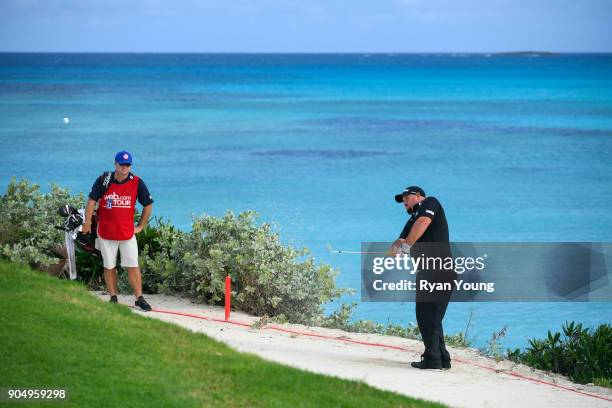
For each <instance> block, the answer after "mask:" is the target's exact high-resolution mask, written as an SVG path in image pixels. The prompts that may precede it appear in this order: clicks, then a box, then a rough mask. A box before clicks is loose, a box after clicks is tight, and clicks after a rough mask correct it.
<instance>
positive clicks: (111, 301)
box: [109, 295, 117, 303]
mask: <svg viewBox="0 0 612 408" xmlns="http://www.w3.org/2000/svg"><path fill="white" fill-rule="evenodd" d="M109 302H110V303H117V295H113V296H111V297H110V300H109Z"/></svg>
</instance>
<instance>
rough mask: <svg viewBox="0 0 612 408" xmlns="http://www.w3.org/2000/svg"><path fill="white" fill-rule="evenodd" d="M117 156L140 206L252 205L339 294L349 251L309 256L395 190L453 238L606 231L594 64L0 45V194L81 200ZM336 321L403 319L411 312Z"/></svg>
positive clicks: (599, 71)
mask: <svg viewBox="0 0 612 408" xmlns="http://www.w3.org/2000/svg"><path fill="white" fill-rule="evenodd" d="M65 117H66V118H69V123H68V124H66V123H64V120H63V119H64V118H65ZM123 149H125V150H128V151H130V152H132V154H133V155H134V168H133V171H134V173H136V174H138V175H139V176H141V177H142V178H143V179H144V180H145V182H146V183H147V185H148V187H149V189H150V190H151V192H152V194H153V196H154V199H155V205H154V215H157V216H161V217H163V218H164V219H167V220H171V221H172V222H173V223H174V224H175V225H177V226H179V227H180V228H183V229H189V228H190V219H191V215H192V214H201V213H208V214H212V215H222V214H223V213H225V211H227V210H229V209H231V210H233V211H235V212H238V211H243V210H247V209H252V210H256V211H258V212H259V213H260V214H261V220H262V221H270V222H274V223H275V224H276V225H277V226H278V230H279V232H280V233H281V236H282V238H283V241H284V242H286V243H290V244H292V245H296V246H300V247H301V246H307V247H309V248H310V249H311V251H312V255H313V256H314V257H315V258H316V259H317V260H319V261H322V262H326V263H329V264H331V265H332V266H334V267H335V268H337V269H338V270H340V276H339V278H338V284H339V286H342V287H352V288H354V289H356V293H355V295H353V296H347V297H345V298H343V299H342V300H341V301H344V302H349V301H353V300H355V301H359V288H360V258H359V256H358V255H349V254H346V255H343V254H333V253H330V252H329V251H328V250H327V249H326V247H327V245H332V246H333V247H334V248H338V249H345V250H359V248H360V244H361V242H364V241H392V240H394V239H395V238H396V237H397V235H398V234H399V232H400V231H401V229H402V227H403V225H404V223H405V221H406V218H407V215H406V212H405V210H404V209H403V207H402V206H401V205H398V204H396V203H395V202H394V200H393V196H394V194H396V193H398V192H400V191H402V190H403V188H404V187H406V186H408V185H419V186H421V187H422V188H423V189H424V190H425V191H426V192H427V194H428V195H432V196H435V197H437V198H438V199H439V200H440V202H441V203H442V205H443V206H444V208H445V211H446V215H447V218H448V221H449V228H450V235H451V240H454V241H477V242H568V241H598V242H610V241H612V211H611V210H612V204H611V203H612V183H611V182H610V178H611V176H612V55H609V54H563V55H551V56H522V55H513V56H501V55H489V54H476V55H470V54H338V55H336V54H322V55H317V54H253V55H249V54H52V53H45V54H42V53H41V54H27V53H23V54H22V53H17V54H9V53H3V54H0V158H1V162H0V186H4V187H2V189H3V191H4V189H5V188H6V185H7V184H8V183H9V181H10V179H11V177H12V176H17V177H27V178H28V179H30V180H32V181H35V182H37V183H39V184H41V185H42V187H43V190H48V189H49V187H50V183H51V182H56V183H58V184H61V185H63V186H66V187H69V188H70V189H71V190H72V191H74V192H78V191H84V192H85V193H87V192H88V191H89V189H90V188H91V185H92V183H93V181H94V179H95V178H96V177H97V176H98V175H99V174H101V173H102V172H103V171H105V170H110V169H112V166H113V158H114V154H115V153H116V152H117V151H119V150H123ZM336 307H337V303H335V304H332V305H329V306H328V307H327V311H328V312H331V311H333V310H334V309H335V308H336ZM470 313H472V327H471V328H470V330H469V332H468V337H470V338H471V339H472V340H473V341H474V344H475V345H476V346H477V347H481V346H483V345H484V344H485V343H486V342H487V340H489V338H490V336H491V333H492V332H493V331H494V330H499V329H501V328H502V327H503V326H507V328H508V332H507V335H506V337H505V338H503V339H502V341H501V343H502V345H503V346H505V347H522V346H525V345H526V344H527V338H528V337H534V336H535V337H539V336H544V335H545V334H546V332H547V330H549V329H550V330H559V329H560V328H561V324H562V323H563V322H565V321H566V320H576V321H580V322H583V323H585V324H586V325H587V326H594V325H597V324H600V323H612V303H453V304H451V305H450V306H449V309H448V312H447V316H446V318H445V330H446V332H447V333H455V332H459V331H464V330H465V326H466V323H467V321H468V316H469V315H470ZM356 317H357V318H365V319H373V320H376V321H379V322H382V323H386V322H393V323H398V324H407V323H408V322H410V321H413V322H414V321H415V316H414V305H413V304H411V303H360V304H359V306H358V309H357V312H356Z"/></svg>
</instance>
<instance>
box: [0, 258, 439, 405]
mask: <svg viewBox="0 0 612 408" xmlns="http://www.w3.org/2000/svg"><path fill="white" fill-rule="evenodd" d="M0 308H1V310H2V312H1V313H0V327H1V330H0V345H1V346H0V387H16V388H19V387H22V388H26V387H27V388H36V387H38V388H64V389H66V390H67V391H68V393H69V401H68V402H67V403H65V404H61V405H62V406H73V407H89V406H121V407H155V406H163V407H203V406H204V407H216V406H223V407H246V406H248V407H287V406H296V407H328V406H331V407H360V406H363V407H372V406H376V407H385V406H392V407H442V406H443V405H440V404H436V403H431V402H426V401H422V400H418V399H412V398H408V397H404V396H401V395H398V394H394V393H391V392H386V391H381V390H378V389H375V388H372V387H370V386H368V385H366V384H365V383H363V382H358V381H346V380H341V379H338V378H334V377H327V376H323V375H319V374H314V373H310V372H306V371H300V370H297V369H293V368H290V367H285V366H282V365H280V364H276V363H271V362H267V361H265V360H262V359H260V358H258V357H256V356H253V355H250V354H243V353H239V352H237V351H234V350H232V349H230V348H229V347H227V346H225V345H224V344H222V343H219V342H217V341H215V340H212V339H210V338H209V337H207V336H205V335H202V334H197V333H192V332H190V331H188V330H186V329H183V328H181V327H178V326H174V325H171V324H168V323H164V322H161V321H157V320H153V319H147V318H145V317H142V316H139V315H137V314H134V313H132V312H131V311H130V310H129V309H128V308H127V307H124V306H118V305H111V304H109V303H105V302H101V301H100V300H98V299H96V298H95V297H94V296H92V295H90V294H89V293H87V291H86V289H85V288H84V287H83V285H81V284H79V283H77V282H69V281H62V280H57V279H55V278H50V277H47V276H46V275H44V274H42V273H40V272H35V271H33V270H31V269H30V268H28V267H24V266H21V265H18V264H14V263H9V262H6V261H3V260H0ZM406 386H409V384H406ZM27 405H29V404H22V403H20V404H19V405H18V406H20V407H25V406H27ZM31 405H32V406H36V407H42V406H47V405H48V406H57V405H56V403H48V404H45V403H32V404H31Z"/></svg>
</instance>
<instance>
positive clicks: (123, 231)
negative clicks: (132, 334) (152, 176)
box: [82, 151, 153, 311]
mask: <svg viewBox="0 0 612 408" xmlns="http://www.w3.org/2000/svg"><path fill="white" fill-rule="evenodd" d="M131 169H132V155H131V154H130V153H129V152H126V151H121V152H119V153H117V154H116V155H115V171H114V172H112V173H111V172H108V173H105V174H103V175H101V176H100V177H98V179H97V180H96V181H95V183H94V184H93V187H92V188H91V192H90V193H89V200H88V201H87V208H86V210H85V223H84V224H83V230H82V232H83V233H84V234H87V233H89V232H91V219H92V216H93V213H94V208H95V205H96V203H98V229H97V235H98V239H97V240H96V248H98V249H99V250H100V252H102V260H103V263H104V280H105V281H106V286H107V288H108V291H109V292H110V302H111V303H117V268H116V264H117V250H119V252H121V266H123V267H125V268H127V270H128V279H129V281H130V285H131V286H132V289H134V295H135V296H136V302H135V303H134V304H135V305H136V306H138V307H140V308H141V309H142V310H145V311H149V310H151V306H150V305H149V304H148V303H147V301H146V300H145V299H144V297H142V276H141V275H140V268H139V267H138V244H137V242H136V236H135V234H138V233H139V232H140V231H142V230H143V228H144V227H145V226H146V225H147V222H148V220H149V217H150V216H151V211H152V210H153V199H152V198H151V195H150V194H149V190H148V189H147V186H146V185H145V183H144V181H142V179H140V178H139V177H138V176H136V175H134V174H132V173H131V171H130V170H131ZM136 200H138V202H139V203H140V205H142V207H143V209H142V216H141V217H140V222H139V223H138V226H136V227H134V213H135V207H136Z"/></svg>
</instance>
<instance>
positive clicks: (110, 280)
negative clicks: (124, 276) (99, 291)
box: [104, 268, 117, 296]
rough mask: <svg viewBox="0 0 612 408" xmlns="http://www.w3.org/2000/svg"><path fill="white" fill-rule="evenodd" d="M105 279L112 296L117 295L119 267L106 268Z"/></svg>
mask: <svg viewBox="0 0 612 408" xmlns="http://www.w3.org/2000/svg"><path fill="white" fill-rule="evenodd" d="M104 281H105V282H106V288H107V289H108V291H109V293H110V295H111V296H115V295H117V268H113V269H106V268H104Z"/></svg>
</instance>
